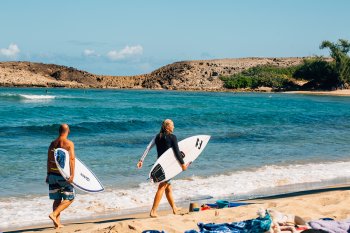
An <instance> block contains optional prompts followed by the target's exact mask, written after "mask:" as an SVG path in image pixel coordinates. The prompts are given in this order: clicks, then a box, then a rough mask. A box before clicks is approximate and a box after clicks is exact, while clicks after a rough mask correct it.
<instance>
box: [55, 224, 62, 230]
mask: <svg viewBox="0 0 350 233" xmlns="http://www.w3.org/2000/svg"><path fill="white" fill-rule="evenodd" d="M62 227H64V226H63V225H62V224H61V225H58V226H55V229H60V228H62Z"/></svg>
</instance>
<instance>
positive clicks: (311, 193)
mask: <svg viewBox="0 0 350 233" xmlns="http://www.w3.org/2000/svg"><path fill="white" fill-rule="evenodd" d="M246 202H248V203H252V204H250V205H245V206H238V207H233V208H224V209H211V210H206V211H199V212H189V211H188V206H182V210H181V213H180V214H179V215H173V214H172V213H171V211H170V208H168V209H167V210H163V211H160V212H159V215H160V216H159V217H158V218H150V217H149V216H148V213H147V212H143V213H135V214H125V215H121V216H118V217H112V218H99V219H92V220H84V221H72V222H67V221H66V222H65V227H64V228H62V229H60V230H56V229H54V228H53V227H52V226H50V225H49V224H45V225H33V226H31V227H26V228H19V229H12V230H10V231H7V232H27V233H34V232H43V233H52V232H94V233H102V232H142V231H144V230H159V231H161V230H164V231H166V232H168V233H169V232H184V231H186V230H190V229H195V230H198V227H197V223H199V222H203V223H225V222H228V223H231V222H236V221H242V220H248V219H253V218H256V217H257V211H258V209H259V208H263V209H274V210H277V211H279V212H282V213H285V214H292V215H297V216H300V217H302V218H303V219H304V220H305V221H311V220H317V219H320V218H326V217H327V218H333V219H334V220H345V219H348V218H350V187H349V186H347V185H346V186H344V185H339V186H333V187H327V188H323V189H317V190H308V191H300V192H294V193H288V194H281V195H275V196H270V197H264V198H258V199H251V200H248V201H246Z"/></svg>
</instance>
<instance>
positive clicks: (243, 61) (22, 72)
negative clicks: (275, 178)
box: [0, 57, 305, 91]
mask: <svg viewBox="0 0 350 233" xmlns="http://www.w3.org/2000/svg"><path fill="white" fill-rule="evenodd" d="M304 59H305V58H302V57H294V58H292V57H291V58H237V59H216V60H197V61H181V62H175V63H172V64H169V65H166V66H163V67H161V68H159V69H157V70H155V71H153V72H151V73H148V74H142V75H135V76H107V75H95V74H91V73H88V72H86V71H82V70H78V69H75V68H73V67H67V66H61V65H55V64H43V63H33V62H0V86H2V87H66V88H128V89H166V90H198V91H200V90H202V91H225V90H228V88H227V87H225V82H224V81H223V79H222V77H228V76H231V75H234V74H239V73H241V72H242V71H245V70H248V69H249V68H252V67H257V66H273V67H291V66H296V65H300V64H301V63H302V62H303V60H304ZM261 90H263V88H262V89H261Z"/></svg>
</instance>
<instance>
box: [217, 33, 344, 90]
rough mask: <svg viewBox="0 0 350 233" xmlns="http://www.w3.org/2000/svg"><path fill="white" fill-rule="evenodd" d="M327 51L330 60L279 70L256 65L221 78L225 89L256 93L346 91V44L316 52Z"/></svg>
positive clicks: (324, 45)
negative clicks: (258, 90) (260, 90)
mask: <svg viewBox="0 0 350 233" xmlns="http://www.w3.org/2000/svg"><path fill="white" fill-rule="evenodd" d="M325 48H328V49H329V50H330V56H331V58H332V60H329V59H326V58H324V57H313V58H306V59H304V60H303V63H302V64H301V65H295V66H289V67H279V66H276V65H260V66H255V67H252V68H249V69H247V70H244V71H242V72H240V73H237V74H233V75H230V76H221V77H220V78H221V80H223V81H224V86H225V87H226V88H229V89H241V88H245V89H256V88H259V87H271V88H272V89H274V90H300V89H301V90H310V89H324V90H331V89H339V88H340V89H343V88H349V87H350V58H349V55H348V52H349V50H350V42H349V41H347V40H343V39H339V40H338V42H337V43H332V42H330V41H323V42H322V43H321V45H320V49H325Z"/></svg>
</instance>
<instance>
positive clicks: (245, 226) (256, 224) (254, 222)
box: [185, 213, 272, 233]
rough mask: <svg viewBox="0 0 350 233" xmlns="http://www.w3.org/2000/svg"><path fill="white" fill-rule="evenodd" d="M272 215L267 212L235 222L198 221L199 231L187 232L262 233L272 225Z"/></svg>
mask: <svg viewBox="0 0 350 233" xmlns="http://www.w3.org/2000/svg"><path fill="white" fill-rule="evenodd" d="M271 222H272V220H271V217H270V215H269V214H268V213H267V214H266V216H265V217H264V218H256V219H250V220H246V221H241V222H233V223H222V224H215V223H207V224H204V223H198V227H199V232H197V231H195V230H190V231H186V232H185V233H262V232H265V231H268V230H269V229H270V227H271Z"/></svg>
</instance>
